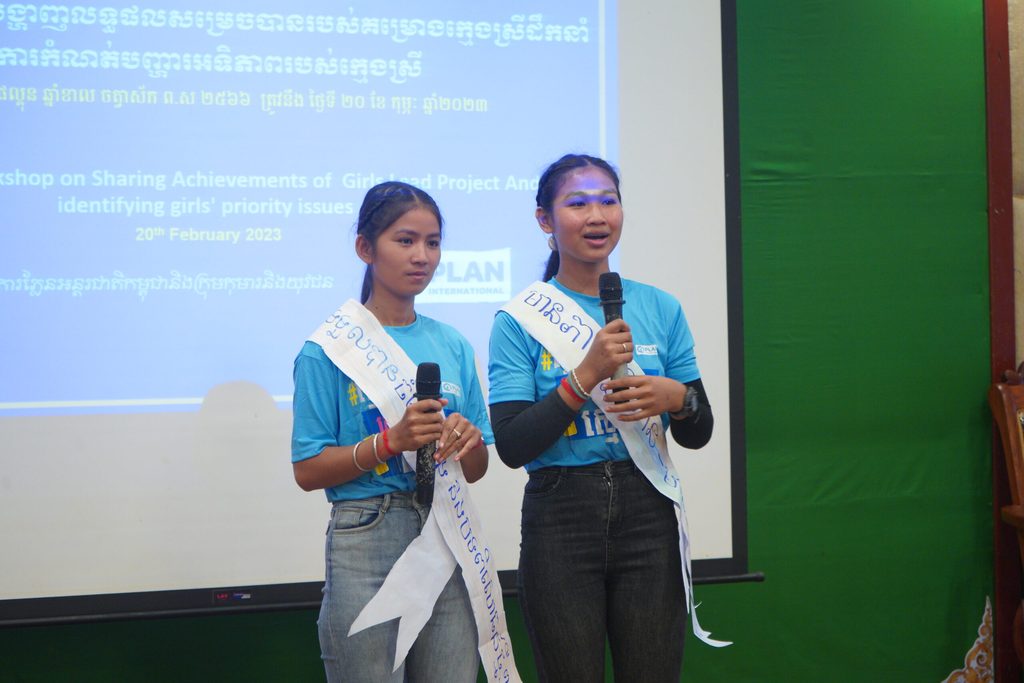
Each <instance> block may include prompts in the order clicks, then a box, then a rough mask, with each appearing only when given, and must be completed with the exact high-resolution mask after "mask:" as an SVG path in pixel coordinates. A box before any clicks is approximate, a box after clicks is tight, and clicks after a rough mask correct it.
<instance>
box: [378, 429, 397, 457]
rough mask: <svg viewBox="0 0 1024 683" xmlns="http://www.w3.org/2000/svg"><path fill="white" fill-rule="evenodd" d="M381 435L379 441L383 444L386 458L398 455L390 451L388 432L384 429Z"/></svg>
mask: <svg viewBox="0 0 1024 683" xmlns="http://www.w3.org/2000/svg"><path fill="white" fill-rule="evenodd" d="M380 434H381V440H382V441H383V442H384V450H385V451H386V452H387V454H388V457H390V456H392V455H398V453H396V452H394V451H393V450H391V444H389V443H388V430H387V429H385V430H384V431H383V432H381V433H380Z"/></svg>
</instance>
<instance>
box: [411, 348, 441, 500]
mask: <svg viewBox="0 0 1024 683" xmlns="http://www.w3.org/2000/svg"><path fill="white" fill-rule="evenodd" d="M439 398H441V368H440V367H439V366H438V365H437V363H420V364H419V365H418V366H417V367H416V400H417V401H425V400H427V399H435V400H436V399H439ZM436 450H437V443H434V442H431V443H428V444H426V445H424V446H420V447H419V448H418V449H417V450H416V502H417V503H419V504H420V505H430V504H431V503H432V502H434V451H436Z"/></svg>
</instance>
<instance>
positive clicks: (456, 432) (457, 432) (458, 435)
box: [452, 427, 462, 441]
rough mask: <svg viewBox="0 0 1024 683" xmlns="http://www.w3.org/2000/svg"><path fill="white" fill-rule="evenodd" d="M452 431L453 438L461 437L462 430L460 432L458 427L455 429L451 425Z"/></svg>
mask: <svg viewBox="0 0 1024 683" xmlns="http://www.w3.org/2000/svg"><path fill="white" fill-rule="evenodd" d="M452 431H453V432H455V440H456V441H458V440H459V439H461V438H462V432H460V431H459V430H458V429H455V427H452Z"/></svg>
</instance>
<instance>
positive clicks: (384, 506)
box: [380, 493, 391, 515]
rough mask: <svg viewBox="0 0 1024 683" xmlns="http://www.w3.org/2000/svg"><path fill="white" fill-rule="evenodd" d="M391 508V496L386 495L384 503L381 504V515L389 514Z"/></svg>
mask: <svg viewBox="0 0 1024 683" xmlns="http://www.w3.org/2000/svg"><path fill="white" fill-rule="evenodd" d="M389 507H391V494H390V493H385V494H384V501H383V502H382V503H381V504H380V514H382V515H383V514H384V513H385V512H387V511H388V508H389Z"/></svg>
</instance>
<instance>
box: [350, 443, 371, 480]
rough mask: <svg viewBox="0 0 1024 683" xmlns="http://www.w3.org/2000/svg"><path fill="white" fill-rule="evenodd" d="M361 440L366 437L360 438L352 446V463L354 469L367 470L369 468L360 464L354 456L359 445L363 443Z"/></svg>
mask: <svg viewBox="0 0 1024 683" xmlns="http://www.w3.org/2000/svg"><path fill="white" fill-rule="evenodd" d="M363 441H366V439H360V440H359V441H358V442H357V443H356V445H355V446H353V447H352V464H353V465H355V466H356V469H357V470H359V471H360V472H369V471H370V470H368V469H366V468H364V467H363V466H362V465H360V464H359V460H358V458H356V454H357V453H358V452H359V447H360V446H362V445H363Z"/></svg>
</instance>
